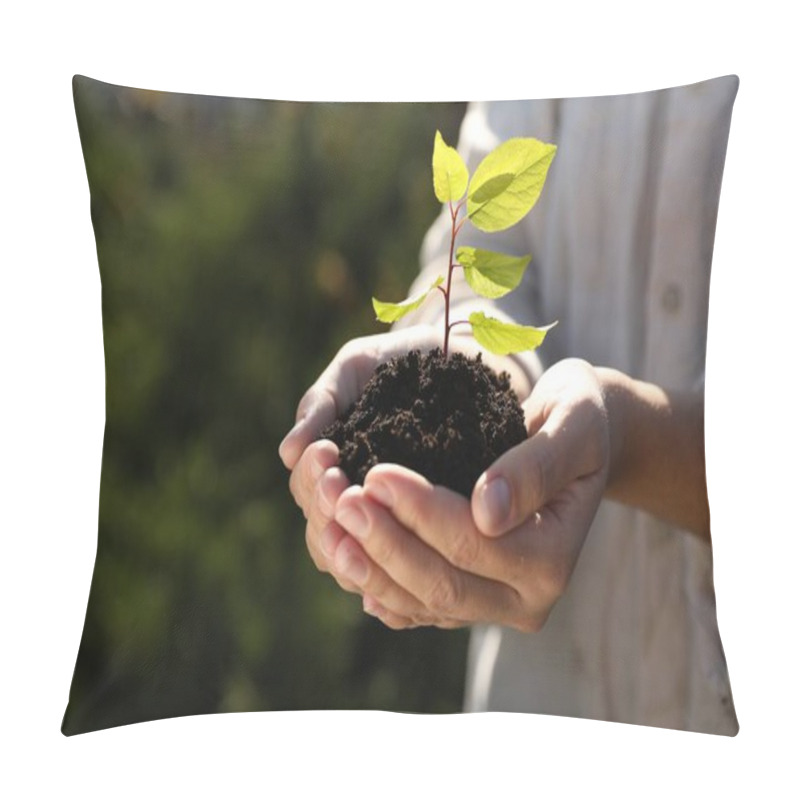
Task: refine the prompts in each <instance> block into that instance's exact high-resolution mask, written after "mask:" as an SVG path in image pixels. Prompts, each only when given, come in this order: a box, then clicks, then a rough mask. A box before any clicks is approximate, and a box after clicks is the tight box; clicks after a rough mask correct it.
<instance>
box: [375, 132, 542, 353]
mask: <svg viewBox="0 0 800 800" xmlns="http://www.w3.org/2000/svg"><path fill="white" fill-rule="evenodd" d="M555 152H556V146H555V145H552V144H546V143H544V142H540V141H539V140H538V139H532V138H527V139H521V138H520V139H509V140H508V141H506V142H503V143H502V144H500V145H499V146H498V147H496V148H495V149H494V150H492V152H491V153H489V154H488V155H487V156H486V157H485V158H484V159H483V161H481V163H480V164H479V165H478V168H477V169H476V170H475V173H474V174H473V175H472V178H471V179H470V175H469V171H468V170H467V166H466V164H465V163H464V161H463V159H462V158H461V156H460V155H459V154H458V151H457V150H456V149H455V148H453V147H450V146H449V145H447V144H445V141H444V139H443V138H442V134H441V133H440V132H439V131H436V137H435V139H434V144H433V190H434V192H435V194H436V197H437V199H438V200H439V202H441V203H447V204H448V207H449V209H450V218H451V220H452V226H451V234H450V257H449V260H448V268H447V283H446V288H445V287H443V286H442V284H443V283H445V277H444V276H443V275H439V276H438V277H437V278H436V280H435V281H434V282H433V283H432V284H431V285H430V286H429V287H428V288H427V289H425V290H424V291H422V292H419V293H418V294H416V295H414V296H412V297H409V298H407V299H406V300H403V301H402V302H400V303H384V302H382V301H380V300H376V299H375V298H374V297H373V298H372V305H373V308H374V309H375V314H376V315H377V318H378V319H379V320H380V321H381V322H395V321H397V320H398V319H400V318H401V317H404V316H405V315H406V314H408V313H409V312H410V311H413V310H414V309H415V308H418V307H419V306H420V305H422V303H423V302H424V301H425V299H426V298H427V296H428V295H429V294H430V293H431V292H432V291H434V290H436V289H438V290H439V291H440V292H441V293H442V294H443V295H444V346H443V347H442V352H443V353H444V357H445V358H447V353H448V345H449V341H450V331H451V329H452V328H453V327H454V326H456V325H471V326H472V334H473V336H474V337H475V340H476V341H477V342H478V344H480V345H481V346H482V347H485V348H486V349H487V350H489V351H490V352H491V353H495V354H496V355H508V354H509V353H518V352H520V351H522V350H533V349H535V348H537V347H538V346H539V345H540V344H541V343H542V342H543V341H544V337H545V335H546V334H547V331H549V330H550V328H552V327H553V325H555V324H556V323H552V324H551V325H547V326H545V327H543V328H534V327H531V326H527V325H513V324H510V323H507V322H501V321H500V320H497V319H494V318H493V317H487V316H486V315H485V314H484V313H483V312H481V311H476V312H473V313H472V314H470V315H469V319H459V320H455V321H451V320H450V295H451V288H452V282H453V271H454V270H455V269H457V268H461V269H463V270H464V278H465V279H466V281H467V283H468V284H469V285H470V287H471V288H472V290H473V291H474V292H476V293H477V294H479V295H481V296H482V297H487V298H490V299H496V298H498V297H502V296H503V295H505V294H508V293H509V292H511V291H513V290H514V289H516V288H517V286H519V283H520V281H521V280H522V275H523V273H524V272H525V268H526V267H527V266H528V262H529V261H530V256H509V255H505V254H503V253H494V252H492V251H490V250H481V249H479V248H475V247H459V248H458V249H456V237H457V236H458V233H459V231H460V230H461V228H462V227H463V225H464V223H465V222H466V221H467V220H469V221H470V222H471V223H472V224H473V225H474V226H475V227H476V228H478V229H479V230H482V231H485V232H486V233H495V232H497V231H503V230H506V229H507V228H510V227H511V226H512V225H516V224H517V223H518V222H519V221H520V220H521V219H522V218H523V217H524V216H525V215H526V214H527V213H528V212H529V211H530V210H531V209H532V208H533V206H534V205H535V203H536V201H537V200H538V199H539V195H540V194H541V192H542V187H543V186H544V182H545V179H546V178H547V171H548V169H549V168H550V163H551V162H552V160H553V156H554V155H555Z"/></svg>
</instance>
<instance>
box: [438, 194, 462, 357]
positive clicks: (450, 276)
mask: <svg viewBox="0 0 800 800" xmlns="http://www.w3.org/2000/svg"><path fill="white" fill-rule="evenodd" d="M460 210H461V203H459V204H458V205H457V206H456V207H455V209H454V208H453V203H452V201H450V218H451V219H452V221H453V224H452V228H451V232H450V257H449V259H448V261H447V290H446V291H445V293H444V348H443V349H442V352H443V353H444V357H445V359H447V352H448V345H449V343H450V327H451V325H450V288H451V286H452V283H453V268H454V267H455V264H453V250H454V249H455V245H456V233H458V230H457V228H456V217H457V216H458V212H459V211H460Z"/></svg>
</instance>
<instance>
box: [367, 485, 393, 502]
mask: <svg viewBox="0 0 800 800" xmlns="http://www.w3.org/2000/svg"><path fill="white" fill-rule="evenodd" d="M364 489H365V491H366V492H367V493H368V494H369V496H370V497H372V498H373V499H374V500H377V501H378V502H379V503H380V504H381V505H382V506H384V507H385V508H391V507H392V503H393V502H394V495H393V494H392V492H391V490H390V489H389V487H388V486H387V485H386V484H385V483H381V482H380V481H371V482H370V483H369V484H368V485H367V486H365V487H364Z"/></svg>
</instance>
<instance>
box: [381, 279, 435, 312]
mask: <svg viewBox="0 0 800 800" xmlns="http://www.w3.org/2000/svg"><path fill="white" fill-rule="evenodd" d="M442 283H444V278H443V277H442V276H441V275H440V276H439V277H438V278H437V279H436V280H435V281H434V282H433V283H432V284H431V285H430V286H429V287H428V288H427V289H425V290H424V291H422V292H418V293H417V294H415V295H413V296H412V297H409V298H407V299H406V300H403V301H402V302H401V303H384V302H382V301H381V300H376V299H375V298H374V297H373V298H372V307H373V308H374V309H375V315H376V317H377V318H378V320H380V321H381V322H397V320H398V319H400V318H401V317H404V316H405V315H406V314H408V313H409V311H413V310H414V309H415V308H419V307H420V306H421V305H422V304H423V303H424V302H425V298H426V297H427V296H428V295H429V294H430V293H431V292H432V291H433V290H434V289H435V288H436V287H437V286H441V285H442Z"/></svg>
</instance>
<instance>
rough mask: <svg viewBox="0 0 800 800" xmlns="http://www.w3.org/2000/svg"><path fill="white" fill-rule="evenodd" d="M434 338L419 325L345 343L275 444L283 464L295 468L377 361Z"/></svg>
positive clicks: (426, 327)
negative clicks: (283, 435) (306, 450)
mask: <svg viewBox="0 0 800 800" xmlns="http://www.w3.org/2000/svg"><path fill="white" fill-rule="evenodd" d="M437 340H438V331H434V329H433V328H432V327H430V326H429V325H418V326H415V327H412V328H408V329H406V330H404V331H402V332H391V333H383V334H377V335H375V336H366V337H362V338H359V339H353V340H352V341H350V342H348V343H347V344H346V345H344V346H343V347H342V348H341V349H340V350H339V352H338V353H337V354H336V356H335V357H334V359H333V360H332V361H331V363H330V364H328V366H327V367H326V368H325V370H324V371H323V372H322V374H321V375H320V376H319V378H317V380H316V381H315V382H314V384H313V386H311V388H310V389H309V390H308V391H307V392H306V393H305V395H303V397H302V399H301V400H300V403H299V404H298V407H297V415H296V421H295V425H294V427H293V428H292V429H291V430H290V431H289V433H288V434H287V435H286V437H285V438H284V439H283V441H282V442H281V443H280V445H279V447H278V453H279V455H280V457H281V460H282V461H283V463H284V465H285V466H286V468H287V469H294V466H295V464H296V463H297V461H298V460H299V458H300V456H301V455H302V453H303V451H304V450H305V448H306V447H308V446H309V445H310V444H311V442H313V441H314V440H315V439H317V438H318V436H319V434H320V433H321V431H322V430H323V429H324V428H325V427H326V426H327V425H330V424H331V423H332V422H334V420H336V419H337V418H338V417H339V416H340V415H341V414H342V413H343V412H344V410H345V409H347V408H348V407H349V406H350V405H351V404H352V403H354V402H355V401H356V400H358V398H359V396H360V395H361V392H362V391H363V389H364V386H365V385H366V383H367V381H368V380H369V379H370V377H371V376H372V374H373V373H374V371H375V368H376V367H377V366H378V364H380V363H382V362H384V361H387V360H388V359H390V358H392V357H393V356H396V355H399V354H401V353H405V352H407V351H408V350H409V349H413V348H415V347H418V348H421V349H429V348H430V347H433V346H434V345H435V343H436V341H437Z"/></svg>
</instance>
